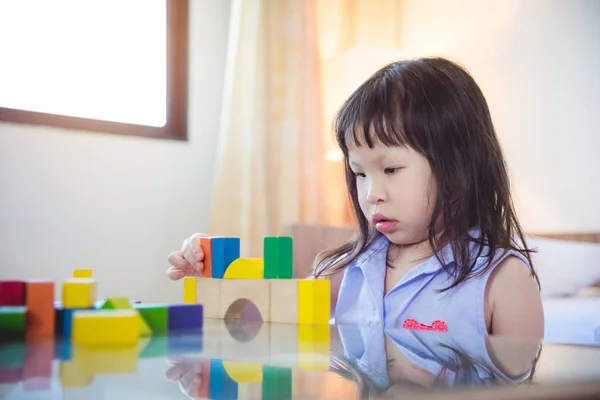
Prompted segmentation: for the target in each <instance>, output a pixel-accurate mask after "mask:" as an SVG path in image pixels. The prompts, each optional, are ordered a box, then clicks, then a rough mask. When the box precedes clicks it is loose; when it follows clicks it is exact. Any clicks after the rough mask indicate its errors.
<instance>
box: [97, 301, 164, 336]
mask: <svg viewBox="0 0 600 400" xmlns="http://www.w3.org/2000/svg"><path fill="white" fill-rule="evenodd" d="M133 309H134V308H133V306H132V305H131V303H130V302H129V299H128V298H127V297H111V298H108V299H106V301H105V302H104V304H103V305H102V310H133ZM138 314H140V313H139V311H138ZM151 334H152V329H150V326H148V323H147V322H146V320H145V319H144V318H143V317H142V316H141V315H140V336H149V335H151Z"/></svg>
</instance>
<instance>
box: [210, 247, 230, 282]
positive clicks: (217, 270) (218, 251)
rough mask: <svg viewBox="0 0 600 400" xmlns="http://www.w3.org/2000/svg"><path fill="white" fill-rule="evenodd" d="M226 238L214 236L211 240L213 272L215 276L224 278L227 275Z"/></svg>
mask: <svg viewBox="0 0 600 400" xmlns="http://www.w3.org/2000/svg"><path fill="white" fill-rule="evenodd" d="M225 239H226V238H222V237H213V238H212V241H211V250H210V252H211V273H212V277H213V278H223V275H225V269H226V268H227V265H226V264H225Z"/></svg>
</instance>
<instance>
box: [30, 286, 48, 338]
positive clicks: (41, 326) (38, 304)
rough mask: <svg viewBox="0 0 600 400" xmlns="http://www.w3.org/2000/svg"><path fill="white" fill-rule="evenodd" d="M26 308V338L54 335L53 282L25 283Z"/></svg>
mask: <svg viewBox="0 0 600 400" xmlns="http://www.w3.org/2000/svg"><path fill="white" fill-rule="evenodd" d="M25 306H26V307H27V332H26V337H28V338H35V337H45V336H53V335H54V326H55V325H54V324H55V321H54V282H52V281H43V280H32V281H27V282H26V283H25Z"/></svg>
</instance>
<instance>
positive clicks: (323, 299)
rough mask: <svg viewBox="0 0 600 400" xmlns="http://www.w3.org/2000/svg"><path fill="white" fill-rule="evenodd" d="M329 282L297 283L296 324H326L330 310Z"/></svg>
mask: <svg viewBox="0 0 600 400" xmlns="http://www.w3.org/2000/svg"><path fill="white" fill-rule="evenodd" d="M330 293H331V282H330V281H329V280H328V279H307V280H300V281H298V323H299V324H308V325H312V324H328V323H329V319H330V310H331V296H330Z"/></svg>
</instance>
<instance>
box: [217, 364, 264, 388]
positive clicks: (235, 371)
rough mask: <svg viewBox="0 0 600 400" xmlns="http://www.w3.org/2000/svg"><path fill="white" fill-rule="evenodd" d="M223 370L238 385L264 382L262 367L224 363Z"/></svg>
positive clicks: (258, 365)
mask: <svg viewBox="0 0 600 400" xmlns="http://www.w3.org/2000/svg"><path fill="white" fill-rule="evenodd" d="M223 368H224V369H225V371H227V374H228V375H229V377H230V378H231V379H233V380H234V381H236V382H238V383H252V382H262V365H260V364H251V363H244V362H235V361H223Z"/></svg>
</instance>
